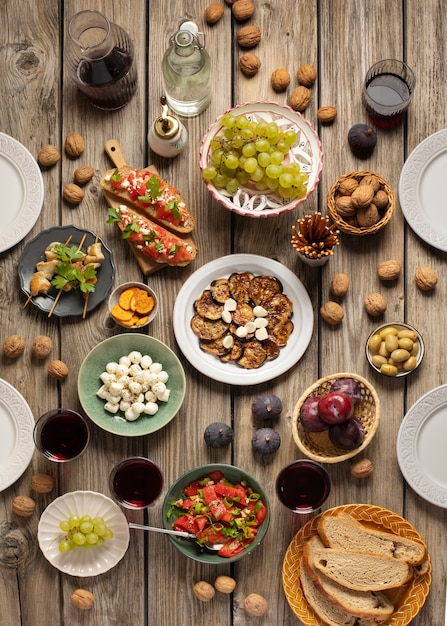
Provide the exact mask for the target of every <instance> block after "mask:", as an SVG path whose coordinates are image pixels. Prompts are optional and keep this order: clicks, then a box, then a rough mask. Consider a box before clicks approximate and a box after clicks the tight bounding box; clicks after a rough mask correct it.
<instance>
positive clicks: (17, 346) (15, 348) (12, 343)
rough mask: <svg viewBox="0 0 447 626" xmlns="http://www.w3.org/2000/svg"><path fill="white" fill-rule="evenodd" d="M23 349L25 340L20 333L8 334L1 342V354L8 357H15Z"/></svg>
mask: <svg viewBox="0 0 447 626" xmlns="http://www.w3.org/2000/svg"><path fill="white" fill-rule="evenodd" d="M24 350H25V340H24V339H23V337H21V336H20V335H10V336H9V337H7V338H6V339H5V341H4V343H3V354H4V355H5V356H7V357H8V358H10V359H17V358H18V357H19V356H20V355H21V354H23V351H24Z"/></svg>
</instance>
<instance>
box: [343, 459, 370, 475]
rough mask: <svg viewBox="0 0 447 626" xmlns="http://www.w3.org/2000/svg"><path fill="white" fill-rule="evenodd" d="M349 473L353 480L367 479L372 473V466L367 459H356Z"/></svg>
mask: <svg viewBox="0 0 447 626" xmlns="http://www.w3.org/2000/svg"><path fill="white" fill-rule="evenodd" d="M349 471H350V472H351V475H352V476H354V478H368V476H371V474H372V473H373V471H374V465H373V462H372V461H370V460H369V459H357V460H356V461H353V462H352V463H351V465H350V466H349Z"/></svg>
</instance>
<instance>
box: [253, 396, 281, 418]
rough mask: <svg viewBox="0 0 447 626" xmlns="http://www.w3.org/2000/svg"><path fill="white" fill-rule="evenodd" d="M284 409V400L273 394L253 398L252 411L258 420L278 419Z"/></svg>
mask: <svg viewBox="0 0 447 626" xmlns="http://www.w3.org/2000/svg"><path fill="white" fill-rule="evenodd" d="M281 411H282V402H281V400H280V399H279V398H278V396H275V395H273V394H265V395H262V396H258V397H257V398H255V399H254V400H253V403H252V405H251V412H252V414H253V418H254V419H255V420H256V421H257V422H262V421H264V420H270V419H278V417H279V416H280V415H281Z"/></svg>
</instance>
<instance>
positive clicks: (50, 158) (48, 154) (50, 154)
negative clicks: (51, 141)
mask: <svg viewBox="0 0 447 626" xmlns="http://www.w3.org/2000/svg"><path fill="white" fill-rule="evenodd" d="M60 158H61V153H60V152H59V150H58V149H57V148H56V146H45V148H42V150H40V152H39V154H38V155H37V162H38V163H39V165H41V166H42V167H52V166H53V165H56V163H57V162H58V161H59V160H60Z"/></svg>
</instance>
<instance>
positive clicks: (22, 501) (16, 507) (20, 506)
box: [12, 496, 36, 517]
mask: <svg viewBox="0 0 447 626" xmlns="http://www.w3.org/2000/svg"><path fill="white" fill-rule="evenodd" d="M35 508H36V503H35V502H34V500H33V499H32V498H29V497H28V496H17V497H16V498H14V500H13V501H12V511H13V513H15V514H16V515H20V516H21V517H31V515H32V514H33V513H34V509H35Z"/></svg>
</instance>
